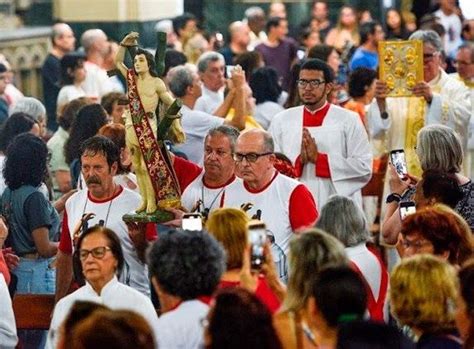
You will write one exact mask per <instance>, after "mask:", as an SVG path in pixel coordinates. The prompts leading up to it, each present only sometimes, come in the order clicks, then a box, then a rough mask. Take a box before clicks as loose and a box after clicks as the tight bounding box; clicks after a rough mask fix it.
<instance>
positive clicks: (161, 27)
mask: <svg viewBox="0 0 474 349" xmlns="http://www.w3.org/2000/svg"><path fill="white" fill-rule="evenodd" d="M155 31H156V32H165V33H172V32H173V22H172V21H171V19H162V20H161V21H158V22H156V24H155Z"/></svg>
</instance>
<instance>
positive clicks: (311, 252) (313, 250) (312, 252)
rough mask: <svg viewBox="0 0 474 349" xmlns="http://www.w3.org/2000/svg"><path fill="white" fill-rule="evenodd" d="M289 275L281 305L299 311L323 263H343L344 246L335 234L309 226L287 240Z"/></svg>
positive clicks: (345, 258) (329, 264)
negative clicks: (298, 234)
mask: <svg viewBox="0 0 474 349" xmlns="http://www.w3.org/2000/svg"><path fill="white" fill-rule="evenodd" d="M289 264H290V268H289V270H290V277H289V280H288V291H287V296H286V299H285V302H284V305H283V306H284V309H285V310H289V311H294V312H296V311H299V310H301V309H303V308H304V306H305V305H306V302H307V301H308V299H309V297H311V295H312V290H313V285H314V281H315V279H316V277H317V276H318V273H319V271H320V270H321V269H322V268H323V267H327V266H334V265H346V264H348V259H347V256H346V253H345V251H344V246H343V245H342V243H341V242H339V241H338V240H337V239H336V238H335V237H333V236H331V235H329V234H328V233H325V232H324V231H322V230H320V229H317V228H312V229H309V230H307V231H305V232H304V233H302V234H301V235H300V236H298V237H296V238H295V239H294V240H292V241H291V242H290V257H289Z"/></svg>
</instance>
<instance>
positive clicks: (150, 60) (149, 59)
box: [133, 47, 158, 78]
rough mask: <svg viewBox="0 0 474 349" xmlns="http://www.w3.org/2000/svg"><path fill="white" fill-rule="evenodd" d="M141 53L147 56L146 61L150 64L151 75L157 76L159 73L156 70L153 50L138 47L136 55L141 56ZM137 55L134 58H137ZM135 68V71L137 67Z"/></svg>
mask: <svg viewBox="0 0 474 349" xmlns="http://www.w3.org/2000/svg"><path fill="white" fill-rule="evenodd" d="M139 55H144V56H145V59H146V63H147V64H148V69H149V73H150V75H151V76H153V77H155V78H157V77H158V73H157V72H156V66H155V57H153V55H152V54H151V52H149V51H147V50H145V49H143V48H141V47H139V48H137V51H136V53H135V57H136V56H139ZM135 57H134V59H135ZM133 70H134V71H135V68H133ZM135 73H136V71H135Z"/></svg>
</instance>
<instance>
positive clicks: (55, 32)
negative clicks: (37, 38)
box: [51, 22, 72, 44]
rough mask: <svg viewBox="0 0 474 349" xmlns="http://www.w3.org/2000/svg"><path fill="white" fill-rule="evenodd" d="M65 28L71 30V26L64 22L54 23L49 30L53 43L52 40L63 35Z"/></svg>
mask: <svg viewBox="0 0 474 349" xmlns="http://www.w3.org/2000/svg"><path fill="white" fill-rule="evenodd" d="M67 30H71V31H72V29H71V27H70V26H69V25H68V24H66V23H62V22H61V23H56V24H55V25H53V27H52V32H51V38H52V41H53V44H54V40H55V39H57V38H59V37H61V36H63V35H64V33H65V32H66V31H67Z"/></svg>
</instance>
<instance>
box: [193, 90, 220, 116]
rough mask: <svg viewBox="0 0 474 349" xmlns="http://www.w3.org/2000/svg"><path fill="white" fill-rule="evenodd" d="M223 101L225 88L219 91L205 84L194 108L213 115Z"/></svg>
mask: <svg viewBox="0 0 474 349" xmlns="http://www.w3.org/2000/svg"><path fill="white" fill-rule="evenodd" d="M222 102H224V90H223V89H221V90H219V91H218V92H214V91H211V90H209V89H208V88H207V87H206V86H204V85H203V86H202V95H201V97H199V98H198V99H197V101H196V105H195V106H194V110H198V111H202V112H204V113H207V114H211V115H213V114H214V112H215V111H216V109H217V108H218V107H219V106H220V105H221V104H222Z"/></svg>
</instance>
